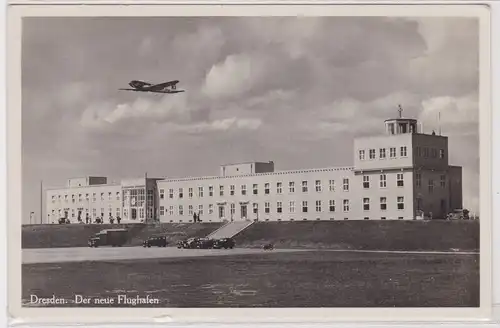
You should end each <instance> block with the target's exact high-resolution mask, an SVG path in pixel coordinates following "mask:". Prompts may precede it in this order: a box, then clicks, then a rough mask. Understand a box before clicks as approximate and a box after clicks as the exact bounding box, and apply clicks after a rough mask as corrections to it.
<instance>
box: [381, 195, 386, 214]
mask: <svg viewBox="0 0 500 328" xmlns="http://www.w3.org/2000/svg"><path fill="white" fill-rule="evenodd" d="M380 209H381V210H382V211H385V210H387V198H386V197H380Z"/></svg>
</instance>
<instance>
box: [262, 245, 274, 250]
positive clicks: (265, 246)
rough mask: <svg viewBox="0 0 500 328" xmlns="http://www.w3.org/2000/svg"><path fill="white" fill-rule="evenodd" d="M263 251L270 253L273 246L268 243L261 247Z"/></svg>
mask: <svg viewBox="0 0 500 328" xmlns="http://www.w3.org/2000/svg"><path fill="white" fill-rule="evenodd" d="M262 248H263V249H264V250H265V251H272V250H273V249H274V245H273V244H271V243H269V244H265V245H264V246H263V247H262Z"/></svg>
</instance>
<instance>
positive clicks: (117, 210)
mask: <svg viewBox="0 0 500 328" xmlns="http://www.w3.org/2000/svg"><path fill="white" fill-rule="evenodd" d="M116 217H120V209H119V208H117V209H116Z"/></svg>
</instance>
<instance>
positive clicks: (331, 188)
mask: <svg viewBox="0 0 500 328" xmlns="http://www.w3.org/2000/svg"><path fill="white" fill-rule="evenodd" d="M329 183H330V191H335V180H330V182H329Z"/></svg>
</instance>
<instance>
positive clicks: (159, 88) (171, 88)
mask: <svg viewBox="0 0 500 328" xmlns="http://www.w3.org/2000/svg"><path fill="white" fill-rule="evenodd" d="M177 83H179V81H178V80H175V81H169V82H163V83H158V84H153V83H149V82H145V81H139V80H133V81H130V83H129V84H128V85H130V86H131V87H132V89H118V90H126V91H138V92H153V93H179V92H185V91H184V90H176V89H177V88H176V85H177Z"/></svg>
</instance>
